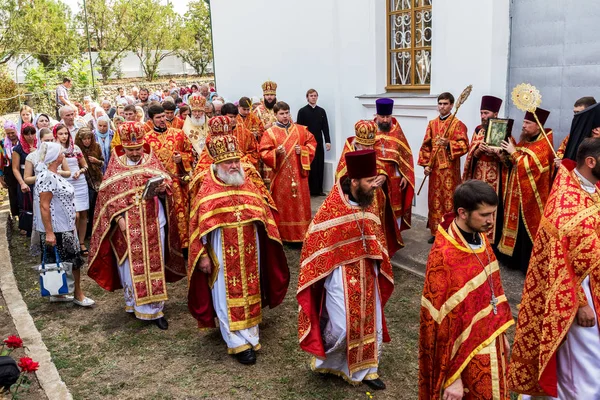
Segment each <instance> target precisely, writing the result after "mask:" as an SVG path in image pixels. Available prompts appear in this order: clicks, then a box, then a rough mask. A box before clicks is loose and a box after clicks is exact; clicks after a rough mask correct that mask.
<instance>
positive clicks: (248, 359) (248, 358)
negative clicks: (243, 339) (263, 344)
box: [235, 349, 256, 365]
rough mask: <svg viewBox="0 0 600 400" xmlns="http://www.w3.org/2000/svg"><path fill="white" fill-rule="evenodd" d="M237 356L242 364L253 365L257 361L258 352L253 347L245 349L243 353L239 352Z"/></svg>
mask: <svg viewBox="0 0 600 400" xmlns="http://www.w3.org/2000/svg"><path fill="white" fill-rule="evenodd" d="M235 358H236V359H237V360H238V362H239V363H240V364H244V365H252V364H255V363H256V352H255V351H254V350H252V349H248V350H244V351H242V352H241V353H237V354H236V355H235Z"/></svg>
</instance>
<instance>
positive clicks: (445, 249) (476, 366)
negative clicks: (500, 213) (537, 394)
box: [419, 180, 514, 400]
mask: <svg viewBox="0 0 600 400" xmlns="http://www.w3.org/2000/svg"><path fill="white" fill-rule="evenodd" d="M453 204H454V210H455V211H454V213H449V214H447V215H446V216H445V219H444V221H443V222H442V223H440V225H439V226H438V235H437V236H436V238H435V243H434V245H433V247H432V249H431V252H430V253H429V258H428V260H427V272H426V275H425V285H424V288H423V297H422V298H421V332H420V336H419V399H421V400H433V399H435V400H438V399H442V398H443V399H448V400H459V399H473V400H475V399H490V400H492V399H494V400H510V393H509V391H508V388H507V384H506V379H505V376H506V366H507V363H508V352H509V344H508V340H507V338H506V330H507V329H508V328H509V327H510V326H511V325H512V324H513V323H514V321H513V318H512V314H511V311H510V306H509V304H508V301H507V299H506V295H505V294H504V289H503V288H502V282H501V280H500V267H499V265H498V261H497V260H496V257H495V256H494V252H493V250H492V248H491V246H490V242H489V240H488V239H487V236H486V235H485V233H486V232H487V231H488V230H490V229H493V227H494V211H495V210H496V207H497V204H498V196H497V195H496V192H495V191H494V190H493V189H492V188H491V187H490V186H489V185H488V184H487V183H484V182H483V181H479V180H469V181H467V182H465V183H463V184H462V185H460V186H458V187H457V188H456V190H455V192H454V196H453Z"/></svg>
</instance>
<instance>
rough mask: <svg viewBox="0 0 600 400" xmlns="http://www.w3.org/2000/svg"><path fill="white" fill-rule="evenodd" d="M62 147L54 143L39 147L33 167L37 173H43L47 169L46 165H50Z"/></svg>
mask: <svg viewBox="0 0 600 400" xmlns="http://www.w3.org/2000/svg"><path fill="white" fill-rule="evenodd" d="M62 151H63V147H62V145H61V144H60V143H55V142H43V143H42V145H41V146H40V149H39V152H40V155H39V158H38V160H39V161H38V163H37V165H36V166H35V171H36V172H37V173H40V172H43V171H45V170H47V169H48V165H50V164H52V163H53V162H54V161H56V159H57V158H58V156H59V155H60V153H62Z"/></svg>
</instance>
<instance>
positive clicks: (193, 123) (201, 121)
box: [183, 94, 208, 159]
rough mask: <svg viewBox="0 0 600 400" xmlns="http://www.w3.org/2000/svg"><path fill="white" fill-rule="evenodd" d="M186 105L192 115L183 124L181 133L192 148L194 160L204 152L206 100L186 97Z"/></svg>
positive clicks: (206, 128) (200, 97)
mask: <svg viewBox="0 0 600 400" xmlns="http://www.w3.org/2000/svg"><path fill="white" fill-rule="evenodd" d="M188 103H189V105H190V109H191V110H192V113H191V114H190V115H189V116H188V117H187V118H186V119H185V121H184V123H183V132H184V133H185V136H187V138H188V140H189V141H190V143H191V144H192V146H193V147H194V151H195V153H196V154H195V158H196V159H197V158H198V157H199V156H200V154H202V150H204V145H205V143H206V137H207V136H208V118H206V116H205V114H204V107H205V106H206V99H205V98H204V97H202V96H200V95H199V94H194V95H191V96H190V97H188Z"/></svg>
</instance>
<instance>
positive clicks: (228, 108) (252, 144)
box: [221, 103, 260, 168]
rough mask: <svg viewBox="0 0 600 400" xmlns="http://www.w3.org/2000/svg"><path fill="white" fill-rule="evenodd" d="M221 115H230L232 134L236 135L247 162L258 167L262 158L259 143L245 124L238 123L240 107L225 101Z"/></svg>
mask: <svg viewBox="0 0 600 400" xmlns="http://www.w3.org/2000/svg"><path fill="white" fill-rule="evenodd" d="M221 115H224V116H226V117H229V121H230V125H231V134H232V135H234V136H235V137H236V139H237V141H238V145H239V148H240V152H241V153H242V154H243V155H244V158H245V162H248V163H250V164H252V165H253V166H254V168H258V160H259V159H260V155H259V154H258V143H257V142H256V138H255V137H254V135H253V134H252V132H250V131H249V130H248V129H247V128H246V126H245V125H244V124H240V123H238V120H237V116H238V108H237V107H236V106H235V104H233V103H225V104H223V108H221Z"/></svg>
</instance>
